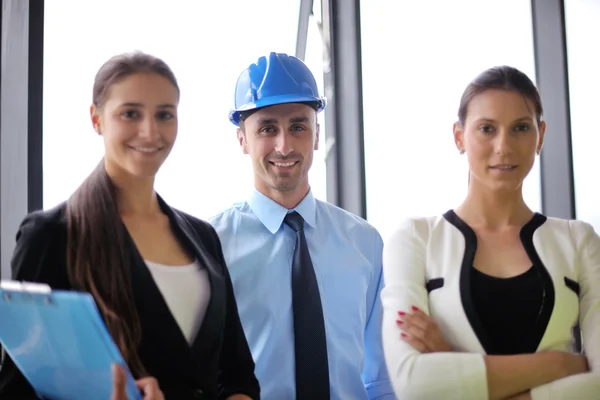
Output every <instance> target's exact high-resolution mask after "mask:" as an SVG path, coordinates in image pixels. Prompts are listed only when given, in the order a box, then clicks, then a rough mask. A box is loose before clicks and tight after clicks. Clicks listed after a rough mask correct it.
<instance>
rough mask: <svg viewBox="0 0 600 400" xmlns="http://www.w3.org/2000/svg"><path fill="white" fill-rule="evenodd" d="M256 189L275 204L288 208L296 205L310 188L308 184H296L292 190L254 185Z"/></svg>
mask: <svg viewBox="0 0 600 400" xmlns="http://www.w3.org/2000/svg"><path fill="white" fill-rule="evenodd" d="M255 188H256V190H258V191H259V192H260V193H262V194H263V195H265V196H267V197H268V198H270V199H271V200H273V201H274V202H276V203H277V204H279V205H281V206H282V207H285V208H286V209H288V210H291V209H293V208H294V207H296V206H297V205H298V204H300V202H301V201H302V200H304V198H305V197H306V195H307V194H308V192H309V190H310V186H308V184H306V185H301V186H298V187H297V188H295V189H293V190H286V191H281V190H275V189H272V188H264V187H261V186H259V185H255Z"/></svg>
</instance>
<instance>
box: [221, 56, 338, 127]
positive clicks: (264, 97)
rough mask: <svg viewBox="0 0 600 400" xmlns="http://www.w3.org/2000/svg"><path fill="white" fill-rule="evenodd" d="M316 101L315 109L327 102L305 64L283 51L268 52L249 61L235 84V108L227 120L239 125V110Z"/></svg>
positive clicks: (318, 109)
mask: <svg viewBox="0 0 600 400" xmlns="http://www.w3.org/2000/svg"><path fill="white" fill-rule="evenodd" d="M308 102H311V103H313V102H314V103H316V107H317V112H320V111H322V110H323V109H324V108H325V106H326V105H327V100H326V99H325V98H324V97H320V96H319V90H318V88H317V82H316V81H315V77H314V76H313V74H312V73H311V72H310V70H309V69H308V67H307V66H306V64H304V63H303V62H302V61H301V60H300V59H298V58H296V57H293V56H288V55H287V54H283V53H271V54H269V56H268V57H261V58H259V59H258V61H257V62H256V63H253V64H250V66H249V67H248V68H246V69H245V70H244V72H242V73H241V75H240V77H239V78H238V80H237V83H236V85H235V108H234V109H233V110H231V111H230V112H229V120H230V121H231V122H232V123H233V124H235V125H238V126H239V123H240V112H242V111H249V110H255V109H257V108H262V107H268V106H274V105H276V104H284V103H308Z"/></svg>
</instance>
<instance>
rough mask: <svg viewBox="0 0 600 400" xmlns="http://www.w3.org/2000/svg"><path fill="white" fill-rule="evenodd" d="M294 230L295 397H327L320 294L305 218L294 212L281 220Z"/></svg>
mask: <svg viewBox="0 0 600 400" xmlns="http://www.w3.org/2000/svg"><path fill="white" fill-rule="evenodd" d="M283 222H285V223H286V224H287V225H288V226H289V227H290V228H292V229H293V230H294V231H295V232H296V248H295V249H294V260H293V262H292V306H293V310H294V344H295V351H296V353H295V354H296V399H297V400H326V399H329V363H328V361H327V342H326V339H325V321H324V320H323V309H322V307H321V295H320V294H319V286H318V285H317V278H316V276H315V271H314V269H313V265H312V261H311V259H310V253H309V252H308V246H307V244H306V237H305V236H304V219H303V218H302V217H301V216H300V214H298V213H297V212H295V211H294V212H291V213H289V214H287V215H286V217H285V219H284V221H283Z"/></svg>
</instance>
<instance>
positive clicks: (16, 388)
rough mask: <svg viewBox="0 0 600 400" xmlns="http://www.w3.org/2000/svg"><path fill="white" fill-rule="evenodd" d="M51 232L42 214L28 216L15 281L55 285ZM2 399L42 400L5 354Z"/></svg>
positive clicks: (0, 374) (19, 237)
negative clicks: (48, 263) (50, 260)
mask: <svg viewBox="0 0 600 400" xmlns="http://www.w3.org/2000/svg"><path fill="white" fill-rule="evenodd" d="M50 229H51V228H50V224H49V223H47V221H46V219H45V218H44V216H43V215H42V214H40V213H39V212H38V213H34V214H30V215H28V216H26V217H25V219H24V220H23V222H22V223H21V226H20V227H19V230H18V232H17V243H16V246H15V249H14V252H13V256H12V260H11V267H12V278H13V279H15V280H19V281H29V282H42V283H48V284H50V285H51V286H52V281H53V275H52V274H51V273H50V271H49V270H48V268H46V266H45V264H46V262H45V261H47V259H48V250H49V248H50V243H49V241H50V234H51V231H50ZM0 399H3V400H4V399H6V400H13V399H14V400H31V399H38V397H37V395H36V394H35V392H34V390H33V388H32V387H31V385H30V384H29V382H28V381H27V379H25V377H24V376H23V374H21V372H20V371H19V369H18V368H17V367H16V366H15V364H14V363H13V361H12V360H11V358H10V357H9V356H8V354H5V359H4V363H3V365H2V368H1V369H0Z"/></svg>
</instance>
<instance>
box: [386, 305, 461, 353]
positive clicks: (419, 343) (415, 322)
mask: <svg viewBox="0 0 600 400" xmlns="http://www.w3.org/2000/svg"><path fill="white" fill-rule="evenodd" d="M411 308H412V313H410V314H409V313H406V312H404V311H399V312H398V316H399V319H398V320H396V324H398V326H399V327H400V329H402V331H403V332H402V333H401V334H400V337H401V338H402V339H403V340H405V341H406V342H407V343H408V344H410V345H411V346H412V347H414V348H415V349H416V350H418V351H420V352H421V353H438V352H448V351H452V349H451V348H450V346H449V345H448V343H446V341H445V340H444V337H443V336H442V332H440V329H439V328H438V326H437V324H436V323H435V321H434V320H433V319H431V318H430V317H429V316H428V315H427V314H425V313H424V312H423V311H421V310H420V309H418V308H417V307H415V306H412V307H411Z"/></svg>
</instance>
